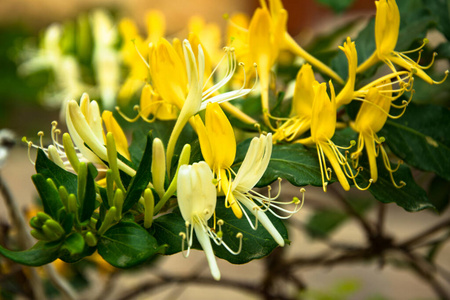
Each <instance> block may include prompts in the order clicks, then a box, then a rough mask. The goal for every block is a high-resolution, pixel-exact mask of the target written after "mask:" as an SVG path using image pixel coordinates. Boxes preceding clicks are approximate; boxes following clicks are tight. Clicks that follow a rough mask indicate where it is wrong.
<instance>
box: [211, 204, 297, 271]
mask: <svg viewBox="0 0 450 300" xmlns="http://www.w3.org/2000/svg"><path fill="white" fill-rule="evenodd" d="M247 213H248V214H249V216H250V219H251V220H252V222H253V224H255V220H254V217H253V215H252V214H251V213H250V212H247ZM266 215H267V216H268V217H269V219H270V220H271V221H272V224H273V225H274V226H275V228H276V229H277V230H278V232H279V233H280V234H281V236H282V237H283V238H284V240H285V242H286V243H287V244H289V240H288V232H287V229H286V227H285V226H284V224H283V222H282V221H281V220H280V219H278V218H277V217H274V216H273V215H272V214H271V213H270V212H268V211H267V212H266ZM216 218H217V219H218V220H219V219H222V220H224V225H222V231H223V241H224V242H225V243H226V244H227V245H228V246H229V247H230V248H231V249H232V250H234V251H237V250H238V248H239V239H237V238H236V234H238V233H239V232H240V233H242V234H243V236H244V238H243V246H242V251H241V253H239V255H233V254H231V253H230V252H228V250H227V249H225V247H223V246H217V245H215V244H213V248H214V252H215V254H216V256H217V257H219V258H223V259H225V260H227V261H229V262H230V263H233V264H244V263H247V262H249V261H251V260H253V259H258V258H262V257H265V256H267V255H269V254H270V253H271V252H272V251H273V250H274V249H275V248H276V247H278V244H277V243H276V242H275V240H274V239H273V238H272V236H271V235H270V234H269V233H268V232H267V230H266V229H265V228H264V227H263V226H262V225H261V224H258V227H257V230H253V229H252V228H251V226H250V224H249V222H248V220H247V219H246V218H245V217H242V219H238V218H236V217H235V216H234V214H233V211H232V210H231V209H229V208H226V207H225V204H224V201H223V198H219V199H218V201H217V206H216Z"/></svg>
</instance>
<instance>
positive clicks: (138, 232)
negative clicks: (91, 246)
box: [98, 222, 159, 268]
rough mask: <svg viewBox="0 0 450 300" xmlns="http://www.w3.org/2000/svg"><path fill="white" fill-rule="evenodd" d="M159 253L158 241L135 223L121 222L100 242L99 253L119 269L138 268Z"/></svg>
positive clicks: (107, 232) (102, 237)
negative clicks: (137, 266)
mask: <svg viewBox="0 0 450 300" xmlns="http://www.w3.org/2000/svg"><path fill="white" fill-rule="evenodd" d="M158 251H159V247H158V243H157V241H156V239H155V238H154V237H153V236H152V235H150V233H148V232H147V231H146V230H145V229H144V228H142V227H141V226H139V225H138V224H136V223H133V222H121V223H118V224H116V225H114V226H112V227H111V228H109V229H108V230H107V231H106V232H105V234H104V235H102V236H101V238H100V239H99V242H98V253H99V254H100V255H101V256H102V257H103V259H104V260H106V261H107V262H108V263H110V264H111V265H113V266H114V267H117V268H130V267H133V266H136V265H138V264H140V263H143V262H145V261H146V260H147V259H149V258H150V257H151V256H153V255H155V254H156V253H157V252H158Z"/></svg>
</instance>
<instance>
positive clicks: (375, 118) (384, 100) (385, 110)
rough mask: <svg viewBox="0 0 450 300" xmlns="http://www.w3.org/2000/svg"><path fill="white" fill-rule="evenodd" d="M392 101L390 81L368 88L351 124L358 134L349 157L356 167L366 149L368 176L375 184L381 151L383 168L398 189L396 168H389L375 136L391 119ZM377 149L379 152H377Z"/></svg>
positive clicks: (384, 153) (380, 144) (385, 156)
mask: <svg viewBox="0 0 450 300" xmlns="http://www.w3.org/2000/svg"><path fill="white" fill-rule="evenodd" d="M393 99H395V98H393V97H392V84H391V82H390V81H387V82H386V83H385V84H384V85H381V86H380V87H378V88H375V87H373V88H370V90H369V92H368V93H367V95H366V99H365V100H366V101H365V102H363V103H362V105H361V108H360V109H359V112H358V115H357V116H356V120H355V122H354V123H352V124H351V125H352V128H353V129H354V130H355V131H357V132H359V138H358V148H357V149H356V151H355V152H353V153H352V155H351V156H352V158H353V159H354V160H355V164H356V165H357V164H358V160H359V156H361V155H362V151H363V149H364V147H365V148H366V152H367V158H368V160H369V167H370V176H371V178H372V180H373V182H376V181H377V179H378V170H377V163H376V158H377V157H378V154H379V151H381V153H382V155H383V160H384V163H385V167H386V169H387V170H388V171H389V173H390V176H391V180H392V183H393V184H394V185H395V186H396V187H398V188H400V187H402V186H403V185H404V182H400V185H397V184H396V183H395V181H394V178H393V175H392V173H393V172H395V171H396V170H397V169H398V167H397V168H396V169H392V168H391V165H390V163H389V158H388V157H387V154H386V151H385V150H384V148H383V145H382V142H383V141H384V139H383V138H379V137H378V136H377V134H376V133H377V132H378V131H380V130H381V129H382V128H383V126H384V124H385V123H386V120H387V118H388V117H393V116H391V115H390V114H389V110H390V108H391V106H392V103H391V101H392V100H393ZM402 114H403V113H401V114H400V115H399V116H395V117H393V118H398V117H400V116H401V115H402ZM377 148H378V149H379V150H377ZM399 165H400V164H399Z"/></svg>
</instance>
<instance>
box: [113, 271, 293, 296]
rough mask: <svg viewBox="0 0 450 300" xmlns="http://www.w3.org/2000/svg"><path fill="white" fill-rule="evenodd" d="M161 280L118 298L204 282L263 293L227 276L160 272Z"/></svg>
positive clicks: (148, 283)
mask: <svg viewBox="0 0 450 300" xmlns="http://www.w3.org/2000/svg"><path fill="white" fill-rule="evenodd" d="M159 277H160V279H161V280H157V281H153V282H146V283H143V284H141V285H139V286H135V287H132V288H131V289H129V291H127V292H125V293H124V294H123V295H122V296H121V297H120V298H119V300H130V299H133V298H134V297H137V296H139V295H140V294H142V293H144V292H150V291H152V290H154V289H156V288H162V287H164V286H165V285H167V284H171V283H178V284H188V283H190V284H204V285H220V286H221V287H232V288H235V289H240V290H243V291H247V292H250V293H253V294H256V295H260V296H267V295H264V293H263V291H261V290H260V289H259V288H258V286H256V285H254V284H251V283H246V282H244V281H242V280H230V279H227V278H223V279H221V280H220V281H216V280H214V279H213V278H210V277H198V276H197V274H192V275H191V276H176V275H172V274H170V275H167V274H160V275H159ZM268 296H269V297H271V299H279V300H292V298H291V297H287V296H285V295H280V294H270V295H268Z"/></svg>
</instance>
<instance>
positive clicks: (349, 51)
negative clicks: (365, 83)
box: [336, 37, 358, 107]
mask: <svg viewBox="0 0 450 300" xmlns="http://www.w3.org/2000/svg"><path fill="white" fill-rule="evenodd" d="M339 49H341V50H342V51H343V52H344V53H345V56H346V57H347V61H348V79H347V82H346V83H345V86H344V88H343V89H342V90H341V91H340V92H339V94H338V95H337V96H336V107H340V106H341V105H344V104H349V103H350V102H351V101H352V99H353V98H354V97H355V79H356V67H357V65H358V53H357V52H356V47H355V42H352V40H351V39H350V37H347V41H346V42H344V46H339Z"/></svg>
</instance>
